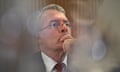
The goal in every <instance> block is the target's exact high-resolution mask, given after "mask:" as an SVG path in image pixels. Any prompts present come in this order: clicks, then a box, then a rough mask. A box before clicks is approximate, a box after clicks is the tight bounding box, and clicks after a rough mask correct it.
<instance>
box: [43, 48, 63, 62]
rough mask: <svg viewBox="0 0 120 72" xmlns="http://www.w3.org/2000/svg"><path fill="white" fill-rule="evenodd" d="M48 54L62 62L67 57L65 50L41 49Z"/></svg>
mask: <svg viewBox="0 0 120 72" xmlns="http://www.w3.org/2000/svg"><path fill="white" fill-rule="evenodd" d="M41 51H42V52H44V53H45V54H46V55H47V56H49V57H51V58H52V59H53V60H55V61H56V62H62V60H63V59H64V57H65V52H64V51H63V50H45V48H44V49H41Z"/></svg>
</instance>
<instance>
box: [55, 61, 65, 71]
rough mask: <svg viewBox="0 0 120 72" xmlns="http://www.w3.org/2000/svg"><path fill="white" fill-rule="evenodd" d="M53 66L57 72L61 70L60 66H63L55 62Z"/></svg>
mask: <svg viewBox="0 0 120 72" xmlns="http://www.w3.org/2000/svg"><path fill="white" fill-rule="evenodd" d="M55 68H56V70H57V72H62V68H63V66H62V63H57V64H56V66H55Z"/></svg>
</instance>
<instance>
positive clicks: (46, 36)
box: [40, 31, 59, 41]
mask: <svg viewBox="0 0 120 72" xmlns="http://www.w3.org/2000/svg"><path fill="white" fill-rule="evenodd" d="M40 37H41V38H42V39H43V40H47V41H54V40H56V39H57V38H58V37H59V34H58V32H56V31H44V32H42V33H41V34H40Z"/></svg>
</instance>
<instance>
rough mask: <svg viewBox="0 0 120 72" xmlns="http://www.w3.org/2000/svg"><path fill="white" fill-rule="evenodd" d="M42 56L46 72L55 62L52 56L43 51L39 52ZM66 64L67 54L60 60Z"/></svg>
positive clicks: (49, 70)
mask: <svg viewBox="0 0 120 72" xmlns="http://www.w3.org/2000/svg"><path fill="white" fill-rule="evenodd" d="M41 54H42V58H43V61H44V64H45V67H46V69H47V71H48V72H51V71H52V69H53V68H54V66H55V65H56V64H57V62H56V61H54V60H53V59H52V58H50V57H48V56H47V55H46V54H45V53H44V52H41ZM62 63H64V64H65V65H66V66H67V56H65V58H64V60H63V61H62Z"/></svg>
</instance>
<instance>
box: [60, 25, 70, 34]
mask: <svg viewBox="0 0 120 72" xmlns="http://www.w3.org/2000/svg"><path fill="white" fill-rule="evenodd" d="M68 29H69V28H68V27H67V26H66V25H65V24H62V25H61V26H60V27H59V28H58V31H59V32H60V33H66V32H68Z"/></svg>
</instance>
